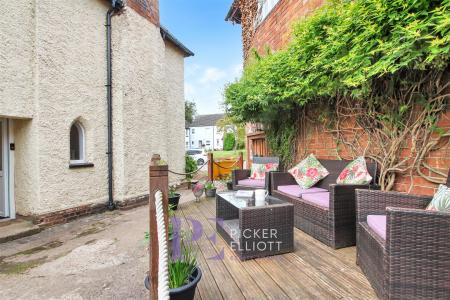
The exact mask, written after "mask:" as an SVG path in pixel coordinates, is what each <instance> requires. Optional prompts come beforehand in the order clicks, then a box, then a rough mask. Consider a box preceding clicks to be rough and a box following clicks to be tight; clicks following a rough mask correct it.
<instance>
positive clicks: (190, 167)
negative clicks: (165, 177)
mask: <svg viewBox="0 0 450 300" xmlns="http://www.w3.org/2000/svg"><path fill="white" fill-rule="evenodd" d="M185 159H186V165H185V169H184V171H185V172H186V173H192V172H194V171H195V170H197V163H196V162H195V160H194V159H193V158H192V157H190V156H189V155H186V156H185ZM192 178H194V175H193V174H188V175H186V180H187V181H189V182H190V181H191V180H192Z"/></svg>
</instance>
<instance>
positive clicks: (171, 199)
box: [169, 193, 181, 210]
mask: <svg viewBox="0 0 450 300" xmlns="http://www.w3.org/2000/svg"><path fill="white" fill-rule="evenodd" d="M180 197H181V195H180V194H178V193H176V194H175V196H173V197H170V196H169V207H172V209H173V210H177V209H178V202H180Z"/></svg>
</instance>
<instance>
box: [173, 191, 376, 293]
mask: <svg viewBox="0 0 450 300" xmlns="http://www.w3.org/2000/svg"><path fill="white" fill-rule="evenodd" d="M176 215H177V217H179V218H180V219H181V223H182V228H184V229H187V228H191V227H192V224H191V222H190V221H189V220H188V219H189V218H190V219H194V220H196V221H198V222H199V224H201V226H202V227H203V234H202V238H201V239H199V240H198V241H196V245H197V247H198V255H197V256H198V262H199V265H200V268H201V269H202V272H203V278H202V280H201V281H200V283H199V285H198V287H197V297H196V299H202V300H208V299H214V300H215V299H377V298H376V296H375V294H374V292H373V289H372V288H371V286H370V284H369V283H368V281H367V280H366V278H365V277H364V275H363V274H362V273H361V270H360V269H359V267H358V266H356V264H355V263H354V261H355V254H356V253H355V247H350V248H346V249H340V250H333V249H331V248H329V247H327V246H325V245H323V244H322V243H320V242H319V241H317V240H315V239H313V238H311V237H310V236H308V235H306V234H305V233H303V232H302V231H300V230H297V229H295V230H294V239H295V251H294V252H292V253H287V254H283V255H278V256H273V257H265V258H258V259H253V260H248V261H243V262H242V261H240V260H239V259H238V258H237V256H236V255H235V254H234V252H233V251H232V250H231V249H230V248H229V246H228V245H227V243H226V242H225V241H224V240H223V239H222V238H221V237H220V235H218V234H216V240H215V241H214V239H212V240H211V239H210V237H211V236H213V235H214V234H215V233H216V232H215V223H214V222H215V221H214V220H213V219H212V218H215V200H206V199H202V200H201V202H200V203H196V202H187V203H183V204H180V205H179V209H178V211H177V213H176ZM222 250H223V253H224V258H223V259H220V260H212V259H210V258H211V257H213V256H216V255H219V254H220V253H221V251H222Z"/></svg>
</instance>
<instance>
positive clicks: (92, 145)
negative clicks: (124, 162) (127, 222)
mask: <svg viewBox="0 0 450 300" xmlns="http://www.w3.org/2000/svg"><path fill="white" fill-rule="evenodd" d="M107 10H108V3H107V1H102V0H78V1H54V0H39V1H36V18H37V22H36V24H37V25H36V32H37V34H36V35H37V37H36V40H37V47H36V51H37V59H38V72H39V81H38V86H37V90H38V91H37V93H38V105H37V108H36V115H35V118H34V119H33V123H36V126H37V127H38V152H39V157H38V161H39V197H38V198H37V199H33V200H32V206H31V207H30V210H31V212H32V213H33V214H41V213H46V212H49V211H57V210H61V209H65V208H69V207H74V206H80V205H83V204H87V203H95V202H100V201H101V202H103V201H106V199H107V158H106V155H105V152H106V149H107V148H106V146H107V128H106V100H105V95H106V89H105V81H106V79H105V77H106V74H105V64H106V63H105V44H106V43H105V26H104V24H105V13H106V11H107ZM75 120H78V121H80V122H81V124H82V125H83V127H84V129H85V133H86V157H87V161H88V162H92V163H94V164H95V167H93V168H85V169H69V163H70V157H69V147H70V144H69V132H70V126H71V125H72V123H73V122H74V121H75ZM16 161H18V159H17V160H16ZM19 213H20V211H19Z"/></svg>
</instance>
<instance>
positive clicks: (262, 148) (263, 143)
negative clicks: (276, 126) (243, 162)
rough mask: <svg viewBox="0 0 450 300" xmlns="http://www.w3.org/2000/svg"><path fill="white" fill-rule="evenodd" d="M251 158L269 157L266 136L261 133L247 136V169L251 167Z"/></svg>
mask: <svg viewBox="0 0 450 300" xmlns="http://www.w3.org/2000/svg"><path fill="white" fill-rule="evenodd" d="M253 156H270V151H269V147H268V146H267V140H266V134H265V133H264V132H263V131H258V132H255V133H249V134H247V168H248V169H250V167H251V166H252V162H253V161H252V157H253Z"/></svg>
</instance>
